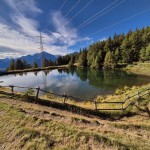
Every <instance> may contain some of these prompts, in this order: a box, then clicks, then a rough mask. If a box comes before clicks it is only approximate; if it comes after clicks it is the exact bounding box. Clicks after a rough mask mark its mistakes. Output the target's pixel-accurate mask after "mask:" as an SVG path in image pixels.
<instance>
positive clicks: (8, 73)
mask: <svg viewBox="0 0 150 150" xmlns="http://www.w3.org/2000/svg"><path fill="white" fill-rule="evenodd" d="M67 66H68V65H62V66H50V67H45V68H34V69H24V70H13V71H6V72H0V76H5V75H11V74H21V73H27V72H38V71H43V70H53V69H66V68H67Z"/></svg>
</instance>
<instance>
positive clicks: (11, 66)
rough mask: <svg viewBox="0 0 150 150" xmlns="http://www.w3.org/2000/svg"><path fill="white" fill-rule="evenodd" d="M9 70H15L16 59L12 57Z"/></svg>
mask: <svg viewBox="0 0 150 150" xmlns="http://www.w3.org/2000/svg"><path fill="white" fill-rule="evenodd" d="M8 70H15V60H14V59H11V61H10V64H9V67H8Z"/></svg>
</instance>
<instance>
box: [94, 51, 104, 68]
mask: <svg viewBox="0 0 150 150" xmlns="http://www.w3.org/2000/svg"><path fill="white" fill-rule="evenodd" d="M102 64H103V54H102V51H99V53H98V55H97V56H96V59H95V60H94V61H93V63H92V65H91V68H96V69H98V68H101V67H102Z"/></svg>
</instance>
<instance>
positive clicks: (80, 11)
mask: <svg viewBox="0 0 150 150" xmlns="http://www.w3.org/2000/svg"><path fill="white" fill-rule="evenodd" d="M92 2H93V0H91V1H90V2H88V3H87V4H86V5H85V6H84V7H83V8H82V9H81V10H80V11H79V12H77V13H76V14H75V15H74V16H73V17H72V18H71V19H70V20H69V21H67V22H66V23H65V24H64V25H63V27H64V26H65V25H66V24H68V23H69V22H70V21H71V20H73V19H74V18H75V17H76V16H77V15H78V14H79V13H81V12H82V11H83V10H84V9H85V8H86V7H87V6H88V5H90V4H91V3H92Z"/></svg>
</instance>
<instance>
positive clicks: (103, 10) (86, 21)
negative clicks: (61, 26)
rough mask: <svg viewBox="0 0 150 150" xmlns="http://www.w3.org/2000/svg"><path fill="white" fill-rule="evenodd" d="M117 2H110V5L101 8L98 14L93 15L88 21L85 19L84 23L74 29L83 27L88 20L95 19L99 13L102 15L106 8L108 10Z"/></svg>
mask: <svg viewBox="0 0 150 150" xmlns="http://www.w3.org/2000/svg"><path fill="white" fill-rule="evenodd" d="M117 1H118V0H115V1H114V2H112V3H111V4H110V5H108V6H107V7H105V8H103V9H102V10H100V11H99V12H98V13H96V14H95V15H93V16H92V17H90V18H89V19H87V20H86V21H84V22H83V23H81V24H80V25H79V26H77V27H76V28H77V29H78V28H79V27H80V26H82V25H84V24H85V23H86V22H88V21H89V20H91V19H92V18H94V17H96V16H97V15H99V14H100V13H102V12H103V11H104V10H106V9H107V8H109V7H110V6H112V5H113V4H114V3H116V2H117Z"/></svg>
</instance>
